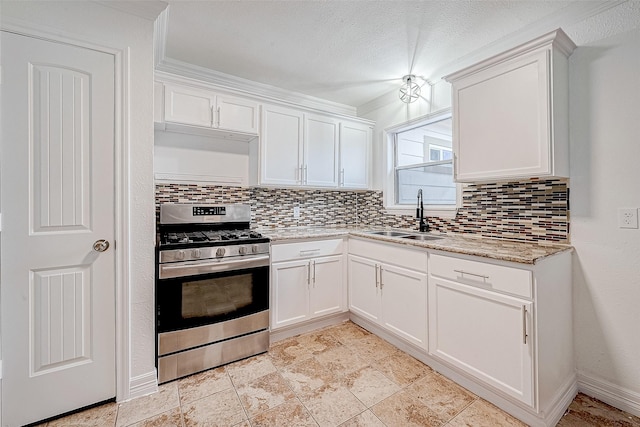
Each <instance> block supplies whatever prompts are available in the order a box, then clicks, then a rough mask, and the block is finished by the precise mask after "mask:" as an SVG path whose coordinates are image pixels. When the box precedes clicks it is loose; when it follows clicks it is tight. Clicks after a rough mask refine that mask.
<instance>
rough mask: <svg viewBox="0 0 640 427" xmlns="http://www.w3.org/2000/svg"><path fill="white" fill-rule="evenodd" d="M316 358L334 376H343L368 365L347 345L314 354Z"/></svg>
mask: <svg viewBox="0 0 640 427" xmlns="http://www.w3.org/2000/svg"><path fill="white" fill-rule="evenodd" d="M316 359H317V360H318V362H320V364H322V365H323V366H324V367H325V368H327V369H329V371H331V372H332V373H333V374H334V375H336V376H344V375H347V374H350V373H351V372H355V371H357V370H358V369H361V368H364V367H365V366H367V365H368V362H367V361H366V360H365V359H362V358H361V357H360V356H358V354H357V353H356V352H354V351H353V350H352V349H351V348H349V347H347V346H340V347H336V348H334V349H332V350H329V351H325V352H324V353H320V354H318V355H316Z"/></svg>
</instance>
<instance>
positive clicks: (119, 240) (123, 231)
mask: <svg viewBox="0 0 640 427" xmlns="http://www.w3.org/2000/svg"><path fill="white" fill-rule="evenodd" d="M3 21H4V22H2V23H1V25H0V30H2V31H8V32H12V33H16V34H20V35H24V36H29V37H33V38H38V39H42V40H47V41H52V42H57V43H65V44H70V45H73V46H79V47H84V48H88V49H93V50H96V51H99V52H104V53H108V54H111V55H113V56H114V59H115V70H114V74H115V82H114V83H115V85H114V87H115V110H114V111H115V114H114V118H115V129H114V139H115V141H114V145H115V164H114V177H115V199H114V200H115V218H114V219H115V242H114V248H115V249H116V254H115V264H116V265H115V268H116V271H115V279H116V283H115V289H116V295H115V299H116V307H115V310H116V325H115V326H116V342H115V351H116V400H117V401H123V400H127V399H130V398H132V397H137V396H138V395H140V396H141V395H144V394H149V393H150V392H153V391H155V390H156V388H157V381H156V383H155V384H153V385H150V384H141V387H139V388H138V389H137V390H136V391H137V392H136V393H131V387H130V376H129V372H130V363H129V352H130V349H129V339H130V319H129V301H130V292H129V262H128V260H129V248H130V244H131V242H130V239H129V222H128V220H127V219H128V212H129V169H130V164H129V163H130V162H129V158H128V155H127V154H128V153H129V144H130V140H129V107H128V106H129V96H130V94H129V85H130V76H129V54H130V48H129V47H124V48H114V47H109V46H105V45H102V44H99V43H94V42H91V41H87V40H81V39H79V38H78V36H77V35H74V34H73V33H69V32H66V31H63V30H59V29H57V28H51V27H45V26H41V25H38V26H37V27H34V26H33V24H30V23H29V22H24V21H18V20H13V19H3ZM83 39H85V37H83ZM133 394H135V396H134V395H133Z"/></svg>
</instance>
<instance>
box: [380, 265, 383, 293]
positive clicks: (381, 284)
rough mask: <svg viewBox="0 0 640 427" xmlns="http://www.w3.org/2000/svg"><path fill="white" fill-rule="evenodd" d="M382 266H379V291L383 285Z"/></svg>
mask: <svg viewBox="0 0 640 427" xmlns="http://www.w3.org/2000/svg"><path fill="white" fill-rule="evenodd" d="M382 271H383V270H382V266H380V290H382V287H383V286H384V283H382Z"/></svg>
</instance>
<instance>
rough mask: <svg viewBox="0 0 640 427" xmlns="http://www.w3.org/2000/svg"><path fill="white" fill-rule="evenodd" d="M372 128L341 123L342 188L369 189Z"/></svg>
mask: <svg viewBox="0 0 640 427" xmlns="http://www.w3.org/2000/svg"><path fill="white" fill-rule="evenodd" d="M371 137H372V136H371V127H370V126H369V125H366V124H362V123H355V122H346V121H343V122H342V123H340V165H339V166H340V187H343V188H354V189H367V188H369V165H370V163H371V161H370V156H371V155H370V150H371Z"/></svg>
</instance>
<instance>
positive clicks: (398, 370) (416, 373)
mask: <svg viewBox="0 0 640 427" xmlns="http://www.w3.org/2000/svg"><path fill="white" fill-rule="evenodd" d="M371 366H373V367H374V368H376V369H377V370H379V371H380V372H382V373H383V374H384V375H385V376H386V377H387V378H389V379H390V380H392V381H393V382H395V383H396V384H398V385H400V386H406V385H409V384H411V383H412V382H414V381H416V380H418V379H420V378H422V377H424V376H425V375H427V374H429V373H430V372H433V371H432V370H431V368H429V367H428V366H427V365H425V364H424V363H422V362H420V361H419V360H416V359H414V358H413V357H411V356H409V355H408V354H406V353H403V352H400V351H399V352H397V353H395V354H393V355H391V356H388V357H385V358H382V359H379V360H376V361H374V362H372V363H371Z"/></svg>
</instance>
